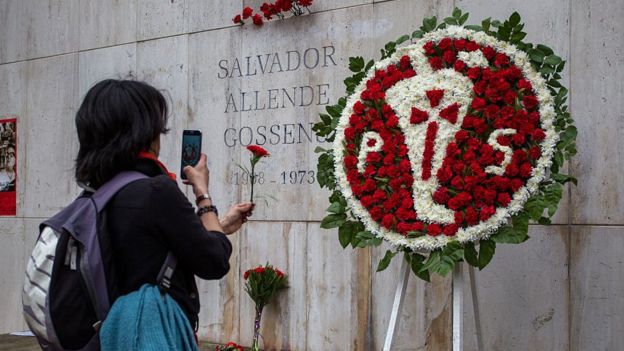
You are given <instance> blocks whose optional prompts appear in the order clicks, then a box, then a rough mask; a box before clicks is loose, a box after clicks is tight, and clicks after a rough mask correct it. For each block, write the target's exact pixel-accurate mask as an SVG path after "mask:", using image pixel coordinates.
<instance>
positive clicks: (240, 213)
mask: <svg viewBox="0 0 624 351" xmlns="http://www.w3.org/2000/svg"><path fill="white" fill-rule="evenodd" d="M254 206H255V204H252V203H251V202H243V203H240V204H238V205H234V206H232V207H230V209H229V210H228V211H227V213H226V214H225V217H223V219H222V220H220V222H221V227H222V228H223V233H225V234H226V235H229V234H233V233H234V232H236V231H237V230H239V229H240V227H241V226H242V225H243V223H245V222H247V217H249V216H251V213H252V211H253V209H254Z"/></svg>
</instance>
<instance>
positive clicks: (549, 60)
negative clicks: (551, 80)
mask: <svg viewBox="0 0 624 351" xmlns="http://www.w3.org/2000/svg"><path fill="white" fill-rule="evenodd" d="M561 61H562V60H561V57H559V56H557V55H549V56H547V57H546V58H545V59H544V63H546V64H547V65H551V66H556V65H558V64H560V63H561Z"/></svg>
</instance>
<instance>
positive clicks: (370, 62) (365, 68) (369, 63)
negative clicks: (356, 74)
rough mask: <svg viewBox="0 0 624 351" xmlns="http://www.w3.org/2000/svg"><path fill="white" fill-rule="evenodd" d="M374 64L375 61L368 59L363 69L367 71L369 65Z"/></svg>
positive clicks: (369, 67)
mask: <svg viewBox="0 0 624 351" xmlns="http://www.w3.org/2000/svg"><path fill="white" fill-rule="evenodd" d="M374 64H375V61H373V60H370V61H368V63H367V64H366V67H364V71H365V72H368V70H369V69H371V67H373V65H374Z"/></svg>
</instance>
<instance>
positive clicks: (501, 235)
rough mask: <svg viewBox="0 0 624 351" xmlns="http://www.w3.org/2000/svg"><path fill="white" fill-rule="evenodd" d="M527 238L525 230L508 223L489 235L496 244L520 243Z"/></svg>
mask: <svg viewBox="0 0 624 351" xmlns="http://www.w3.org/2000/svg"><path fill="white" fill-rule="evenodd" d="M528 238H529V236H528V235H527V233H526V232H524V233H523V232H522V230H518V229H516V228H514V227H512V226H509V225H507V226H504V227H502V228H501V229H499V230H498V232H496V234H494V235H492V236H490V239H491V240H492V241H494V242H496V243H498V244H520V243H523V242H525V241H526V240H527V239H528Z"/></svg>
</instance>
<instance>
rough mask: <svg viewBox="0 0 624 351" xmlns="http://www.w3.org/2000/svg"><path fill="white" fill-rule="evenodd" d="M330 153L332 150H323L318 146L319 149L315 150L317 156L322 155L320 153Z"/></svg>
mask: <svg viewBox="0 0 624 351" xmlns="http://www.w3.org/2000/svg"><path fill="white" fill-rule="evenodd" d="M328 151H330V150H328V149H324V148H322V147H320V146H317V147H315V148H314V153H315V154H320V153H323V152H328Z"/></svg>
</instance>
